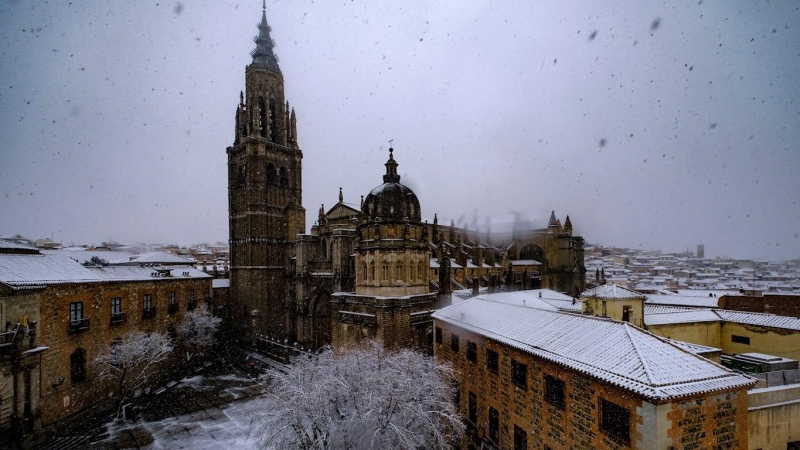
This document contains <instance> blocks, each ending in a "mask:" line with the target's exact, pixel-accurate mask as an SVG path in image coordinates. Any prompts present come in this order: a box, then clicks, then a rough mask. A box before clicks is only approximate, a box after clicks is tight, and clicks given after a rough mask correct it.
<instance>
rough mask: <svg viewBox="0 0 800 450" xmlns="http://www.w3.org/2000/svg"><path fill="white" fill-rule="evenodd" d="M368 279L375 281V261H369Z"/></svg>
mask: <svg viewBox="0 0 800 450" xmlns="http://www.w3.org/2000/svg"><path fill="white" fill-rule="evenodd" d="M369 279H370V280H372V281H375V263H374V262H371V263H369Z"/></svg>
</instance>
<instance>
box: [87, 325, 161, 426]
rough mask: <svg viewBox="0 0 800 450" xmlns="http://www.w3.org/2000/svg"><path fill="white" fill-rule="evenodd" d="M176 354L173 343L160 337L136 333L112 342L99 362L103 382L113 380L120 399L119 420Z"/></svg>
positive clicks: (98, 373)
mask: <svg viewBox="0 0 800 450" xmlns="http://www.w3.org/2000/svg"><path fill="white" fill-rule="evenodd" d="M171 351H172V341H171V340H170V339H169V338H168V337H167V336H165V335H163V334H159V333H143V332H140V331H134V332H130V333H127V334H125V335H124V336H122V337H121V338H120V339H116V340H114V341H113V342H111V345H110V346H109V348H108V350H107V351H106V352H105V353H103V354H101V355H100V356H98V357H97V358H95V360H94V364H95V366H96V367H97V377H98V379H99V380H101V381H103V380H111V381H112V382H113V383H114V384H115V386H116V387H115V391H116V396H117V402H118V403H117V417H119V416H120V414H121V413H122V405H123V404H125V401H127V400H128V399H129V398H130V396H131V395H132V394H133V392H134V391H136V390H137V389H139V388H141V387H143V386H144V385H145V384H146V383H147V380H148V379H149V378H150V377H151V376H152V375H153V373H155V371H156V370H157V369H158V365H159V363H161V362H163V361H164V360H166V359H167V358H168V357H169V355H170V352H171Z"/></svg>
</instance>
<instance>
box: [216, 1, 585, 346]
mask: <svg viewBox="0 0 800 450" xmlns="http://www.w3.org/2000/svg"><path fill="white" fill-rule="evenodd" d="M258 30H259V33H258V36H257V37H256V38H255V43H256V48H255V49H254V50H253V51H251V53H250V55H251V56H252V63H251V64H249V65H248V66H247V68H246V69H245V91H244V92H242V93H241V94H240V96H239V104H238V105H237V108H236V133H235V137H234V141H233V145H232V146H230V147H228V148H227V155H228V205H229V226H230V230H229V232H230V240H229V244H230V300H231V311H230V318H231V319H232V320H233V322H234V323H235V324H236V325H237V326H238V327H239V329H240V330H239V331H240V332H241V333H242V335H243V336H244V337H246V338H249V339H252V338H254V337H256V336H258V337H261V338H263V339H270V340H274V341H280V342H291V343H295V342H296V343H298V344H299V345H302V346H303V347H305V348H318V347H321V346H324V345H333V346H335V347H340V346H346V345H354V344H357V343H358V342H360V341H363V340H365V339H371V340H375V341H377V342H380V343H382V344H383V345H385V346H399V347H419V348H426V347H427V348H430V345H431V339H432V320H431V314H432V313H433V312H434V311H435V310H436V309H437V308H440V307H442V306H445V305H448V304H450V301H451V293H452V292H453V291H457V290H460V291H470V290H471V291H472V292H479V291H480V290H481V289H488V290H490V291H492V290H495V291H497V290H518V289H533V288H549V289H554V290H558V291H562V292H566V293H568V294H571V295H572V294H575V293H576V292H577V293H579V292H581V291H582V290H583V287H584V286H583V282H584V274H585V272H586V269H585V268H584V263H583V242H584V241H583V238H581V237H580V236H573V233H572V223H571V221H570V219H569V217H568V216H567V217H566V219H565V221H564V223H563V225H562V223H561V221H560V220H559V219H557V218H556V216H555V214H554V213H552V214H551V217H550V220H549V223H548V226H547V227H546V228H539V229H534V228H517V227H515V228H514V229H513V230H510V231H503V232H494V233H492V232H490V231H488V230H487V231H485V232H479V231H478V230H477V229H476V230H469V229H467V228H466V227H464V228H457V227H456V226H455V223H454V222H453V221H451V222H450V225H449V227H445V226H442V227H440V226H439V223H438V217H437V216H436V215H435V214H434V218H433V220H432V223H430V224H429V223H428V222H427V221H426V220H424V219H423V213H422V207H421V204H420V201H419V199H418V197H417V194H416V193H414V192H413V191H412V190H411V189H410V188H408V187H407V186H405V185H403V184H401V183H400V178H401V177H400V174H399V173H398V171H397V168H398V166H399V163H398V162H397V161H396V160H395V158H394V153H393V149H391V148H390V149H389V155H388V160H387V161H386V163H385V164H384V166H385V173H384V174H383V175H382V183H376V184H377V186H376V187H375V188H374V189H372V190H371V191H370V192H369V193H367V195H366V196H362V197H361V199H360V201H359V204H358V205H356V204H352V203H345V201H344V195H343V193H342V191H341V189H340V190H339V198H338V202H337V203H336V204H335V205H334V206H333V207H331V208H329V209H327V210H326V209H325V207H324V206H322V207H320V209H319V213H318V217H317V219H316V222H315V224H314V225H313V226H312V227H311V230H310V233H306V228H305V223H306V222H305V221H306V214H305V209H304V208H303V205H302V159H303V152H302V151H301V150H300V147H299V145H298V139H297V118H296V115H295V111H294V109H291V108H290V106H289V102H288V101H286V99H285V98H284V84H283V83H284V80H283V74H282V72H281V69H280V67H279V65H278V59H277V57H276V56H275V53H274V46H275V43H274V41H273V40H272V39H271V38H270V31H271V29H270V27H269V25H268V24H267V17H266V8H264V10H263V11H262V16H261V22H260V23H259V25H258ZM376 172H377V171H376ZM378 176H379V174H378V173H376V175H375V177H376V182H377V181H378ZM356 206H357V207H356Z"/></svg>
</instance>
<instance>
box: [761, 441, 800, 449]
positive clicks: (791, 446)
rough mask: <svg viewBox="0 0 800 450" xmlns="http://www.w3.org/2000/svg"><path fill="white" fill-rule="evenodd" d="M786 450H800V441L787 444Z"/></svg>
mask: <svg viewBox="0 0 800 450" xmlns="http://www.w3.org/2000/svg"><path fill="white" fill-rule="evenodd" d="M759 450H761V449H759ZM786 450H800V441H792V442H787V443H786Z"/></svg>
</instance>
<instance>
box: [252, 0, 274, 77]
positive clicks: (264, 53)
mask: <svg viewBox="0 0 800 450" xmlns="http://www.w3.org/2000/svg"><path fill="white" fill-rule="evenodd" d="M257 26H258V36H255V37H253V42H255V43H256V48H254V49H253V50H252V51H250V56H252V57H253V64H252V65H258V66H261V67H266V68H267V69H271V70H274V71H275V72H277V73H281V68H280V67H278V56H277V55H275V52H274V50H273V49H274V48H275V41H273V40H272V38H271V37H270V36H269V33H270V31H272V28H271V27H270V26H269V24H268V23H267V1H266V0H264V1H263V2H262V3H261V23H259V24H258V25H257Z"/></svg>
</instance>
